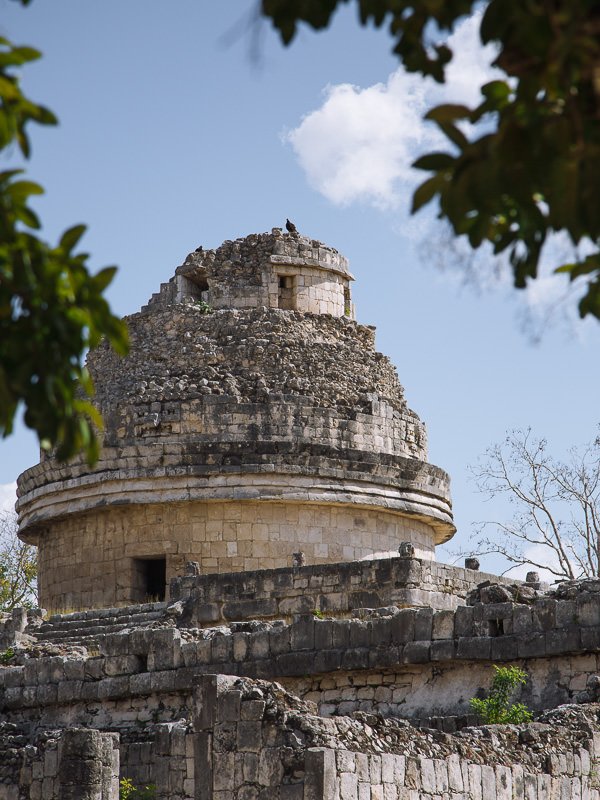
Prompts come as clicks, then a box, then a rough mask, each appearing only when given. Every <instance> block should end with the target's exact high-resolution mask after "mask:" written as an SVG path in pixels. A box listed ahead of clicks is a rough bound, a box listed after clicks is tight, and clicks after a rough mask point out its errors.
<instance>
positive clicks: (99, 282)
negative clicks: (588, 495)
mask: <svg viewBox="0 0 600 800" xmlns="http://www.w3.org/2000/svg"><path fill="white" fill-rule="evenodd" d="M116 273H117V268H116V267H105V268H104V269H102V270H100V272H98V274H97V275H94V278H93V280H94V287H95V288H96V290H97V291H98V292H103V291H104V290H105V289H106V287H107V286H108V285H109V284H110V283H111V282H112V280H113V278H114V277H115V275H116Z"/></svg>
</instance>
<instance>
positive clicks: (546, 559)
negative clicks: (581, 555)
mask: <svg viewBox="0 0 600 800" xmlns="http://www.w3.org/2000/svg"><path fill="white" fill-rule="evenodd" d="M523 556H524V558H531V559H532V560H533V561H534V562H535V563H534V564H519V565H518V566H517V567H513V568H512V569H509V570H508V571H507V572H506V573H505V577H507V578H516V579H517V580H521V581H524V580H525V578H526V577H527V573H528V572H538V573H539V576H540V580H541V581H544V582H545V583H555V582H556V581H557V580H564V579H562V578H561V579H559V578H557V577H556V575H555V574H554V573H553V572H552V571H551V569H550V568H554V569H557V570H558V569H559V563H558V559H557V557H556V555H555V553H553V552H552V550H551V549H550V548H549V547H545V546H544V545H532V546H531V547H529V548H527V549H526V550H525V551H524V553H523ZM537 564H543V565H547V566H548V569H545V568H544V567H543V566H539V567H538V566H537Z"/></svg>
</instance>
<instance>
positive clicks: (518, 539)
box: [471, 430, 600, 580]
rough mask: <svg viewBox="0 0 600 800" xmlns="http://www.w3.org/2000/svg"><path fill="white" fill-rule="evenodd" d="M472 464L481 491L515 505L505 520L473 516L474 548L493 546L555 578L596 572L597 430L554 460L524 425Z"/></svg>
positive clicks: (484, 550)
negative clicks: (476, 535) (479, 519)
mask: <svg viewBox="0 0 600 800" xmlns="http://www.w3.org/2000/svg"><path fill="white" fill-rule="evenodd" d="M471 471H472V473H473V475H474V477H475V480H476V482H477V486H478V488H479V490H480V491H481V492H483V493H484V494H487V495H488V496H489V497H490V498H494V497H497V496H500V495H503V496H506V497H507V499H508V502H509V503H510V504H511V505H512V506H513V508H514V514H513V517H512V519H511V520H509V521H508V522H482V523H479V528H478V533H479V538H478V539H477V540H476V542H475V552H476V553H477V554H478V555H486V554H489V553H499V554H500V555H502V556H504V558H506V559H507V560H508V561H509V562H510V563H511V565H516V564H519V565H531V566H534V567H538V568H540V569H545V570H548V571H550V572H551V573H552V574H553V575H555V576H556V578H557V579H567V580H573V579H575V578H579V577H593V576H596V575H600V565H599V559H600V436H598V437H596V439H595V440H594V441H593V442H591V443H590V444H589V445H587V447H585V448H584V449H583V450H578V449H575V448H574V449H572V450H571V451H570V452H569V458H568V460H567V461H559V460H557V459H555V458H553V457H552V456H551V455H549V454H548V453H547V442H546V440H545V439H536V438H535V437H534V436H532V434H531V430H527V431H520V430H517V431H512V432H511V433H509V434H508V435H507V437H506V439H505V440H504V442H503V443H502V444H501V445H495V446H493V447H491V448H490V449H489V450H487V452H486V454H485V458H484V459H483V460H481V461H480V462H479V463H478V464H477V465H476V466H475V467H472V468H471ZM490 527H491V528H493V529H495V535H493V536H490V535H488V531H489V529H490Z"/></svg>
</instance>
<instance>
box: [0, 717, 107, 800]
mask: <svg viewBox="0 0 600 800" xmlns="http://www.w3.org/2000/svg"><path fill="white" fill-rule="evenodd" d="M118 739H119V737H118V735H117V734H114V733H101V732H100V731H97V730H88V729H83V728H69V729H65V730H56V731H52V730H46V731H40V732H37V733H34V734H33V736H30V735H28V733H27V731H26V730H20V729H19V728H18V727H17V726H14V725H13V726H10V725H8V726H7V725H3V724H2V723H0V800H119V749H118Z"/></svg>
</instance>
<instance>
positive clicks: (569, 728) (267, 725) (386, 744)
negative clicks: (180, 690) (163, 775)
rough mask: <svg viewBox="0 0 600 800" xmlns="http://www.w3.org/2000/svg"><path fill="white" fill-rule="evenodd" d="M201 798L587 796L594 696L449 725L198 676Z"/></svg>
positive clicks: (525, 799) (591, 789)
mask: <svg viewBox="0 0 600 800" xmlns="http://www.w3.org/2000/svg"><path fill="white" fill-rule="evenodd" d="M196 702H197V706H198V709H197V712H196V716H195V727H196V730H197V734H196V735H197V739H198V750H197V752H198V755H199V760H198V762H197V768H199V767H200V765H202V769H203V772H204V774H205V775H206V776H207V781H206V784H205V787H204V789H203V791H202V793H201V794H200V795H199V797H200V798H202V800H209V798H215V797H218V798H220V800H234V799H235V798H240V797H260V796H267V792H268V796H269V797H273V798H277V800H367V798H380V799H381V800H439V798H457V799H458V798H465V800H492V799H493V800H549V799H550V798H556V799H557V800H558V798H564V800H573V799H574V798H581V799H582V800H583V798H585V800H598V798H599V797H600V793H599V791H598V787H599V781H598V773H597V765H598V760H599V756H600V733H599V728H598V718H597V707H594V709H593V710H591V711H590V710H587V709H584V708H580V709H577V710H574V709H568V708H567V709H565V710H559V711H557V712H555V713H554V714H550V715H548V716H547V718H546V719H545V720H544V721H543V722H541V723H533V724H530V725H521V726H492V728H471V729H468V730H465V731H463V732H461V733H459V734H457V735H455V736H449V735H447V734H439V733H438V732H434V733H432V732H424V731H417V730H415V729H414V728H412V727H411V726H410V725H408V726H400V725H399V724H398V723H397V722H394V721H392V720H388V721H381V720H380V719H378V718H377V717H372V716H370V715H362V716H359V718H357V719H349V718H347V717H346V718H344V717H340V718H337V719H335V720H334V719H332V720H324V719H322V718H319V717H316V716H315V715H314V709H312V708H311V705H310V704H307V703H300V702H298V701H297V700H295V699H294V698H293V697H291V696H290V695H286V694H285V693H283V692H281V691H280V690H279V688H278V687H277V686H276V685H275V686H273V685H271V686H268V685H267V686H265V685H264V684H262V683H260V684H256V683H252V682H249V681H237V682H232V681H231V680H227V679H226V678H224V677H223V676H207V677H206V678H204V679H203V680H202V681H201V682H200V685H199V687H198V690H197V693H196Z"/></svg>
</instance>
